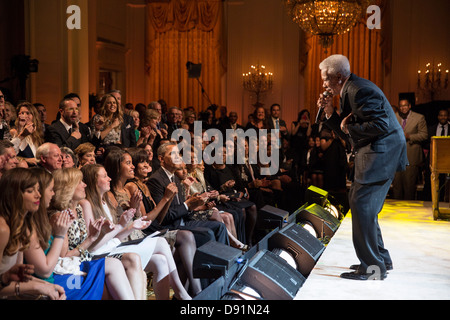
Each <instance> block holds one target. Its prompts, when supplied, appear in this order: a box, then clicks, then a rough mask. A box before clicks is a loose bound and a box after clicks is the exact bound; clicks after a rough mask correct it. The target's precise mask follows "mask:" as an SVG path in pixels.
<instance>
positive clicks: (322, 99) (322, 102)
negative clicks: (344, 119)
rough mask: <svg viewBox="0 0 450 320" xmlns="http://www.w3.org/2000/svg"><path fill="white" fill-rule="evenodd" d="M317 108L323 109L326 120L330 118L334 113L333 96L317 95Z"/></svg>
mask: <svg viewBox="0 0 450 320" xmlns="http://www.w3.org/2000/svg"><path fill="white" fill-rule="evenodd" d="M317 107H318V108H319V109H320V108H323V111H324V112H325V113H326V115H327V118H329V117H331V116H332V115H333V112H334V106H333V96H331V95H329V96H324V95H323V93H321V94H320V95H319V99H318V100H317Z"/></svg>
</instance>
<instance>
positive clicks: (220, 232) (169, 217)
mask: <svg viewBox="0 0 450 320" xmlns="http://www.w3.org/2000/svg"><path fill="white" fill-rule="evenodd" d="M158 158H159V160H160V163H161V167H160V168H159V169H158V170H156V171H155V172H154V173H152V175H151V176H150V178H149V180H148V182H147V185H148V188H149V190H150V192H151V194H152V197H153V199H154V200H155V202H156V203H158V202H159V201H160V200H161V199H162V197H163V195H164V190H165V188H166V186H167V185H168V184H169V183H171V182H175V184H176V185H177V187H178V190H182V188H181V182H180V179H179V178H178V177H177V176H175V171H176V169H177V168H178V167H179V166H180V164H181V163H178V161H181V157H180V155H179V151H178V148H177V145H176V143H172V142H169V143H165V144H163V145H161V146H160V147H159V148H158ZM177 163H178V164H177ZM203 204H204V201H203V199H202V198H200V197H191V198H189V199H188V200H186V199H185V195H183V193H182V192H178V194H176V195H175V197H174V199H173V201H172V202H171V204H170V207H169V210H168V211H167V214H166V216H165V218H164V220H163V223H162V225H163V226H165V227H167V228H169V229H187V230H190V231H192V232H193V233H194V236H195V239H196V242H197V247H199V246H201V245H202V244H204V243H206V242H208V241H210V240H216V241H218V242H221V243H224V244H229V240H228V233H227V229H226V227H225V225H224V224H223V223H221V222H217V221H196V220H190V219H189V215H190V213H191V211H192V210H194V209H195V208H197V207H198V206H199V205H203ZM211 231H212V232H211ZM205 233H206V234H207V235H208V236H207V237H208V238H205Z"/></svg>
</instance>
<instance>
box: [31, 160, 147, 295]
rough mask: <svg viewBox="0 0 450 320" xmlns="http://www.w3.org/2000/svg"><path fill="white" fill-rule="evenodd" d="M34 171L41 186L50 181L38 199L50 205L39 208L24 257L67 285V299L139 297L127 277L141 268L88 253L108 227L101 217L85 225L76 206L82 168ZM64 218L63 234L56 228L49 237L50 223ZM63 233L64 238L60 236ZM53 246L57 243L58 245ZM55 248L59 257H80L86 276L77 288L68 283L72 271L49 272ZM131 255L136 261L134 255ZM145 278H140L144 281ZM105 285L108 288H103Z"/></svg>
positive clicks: (43, 274) (82, 186) (80, 194)
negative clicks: (31, 242)
mask: <svg viewBox="0 0 450 320" xmlns="http://www.w3.org/2000/svg"><path fill="white" fill-rule="evenodd" d="M35 174H36V175H41V179H42V180H43V187H44V184H45V182H46V181H45V179H46V180H47V181H50V182H49V184H48V185H47V187H45V189H44V192H43V194H44V198H43V199H42V201H41V203H43V204H44V206H47V205H48V206H49V210H48V211H46V210H44V208H42V209H41V211H42V212H40V214H39V215H37V216H36V223H37V224H38V225H39V226H40V228H39V229H38V230H40V231H41V232H39V233H37V234H36V238H35V239H34V240H35V242H34V244H35V245H34V246H33V247H31V249H32V251H30V252H29V253H28V254H27V260H31V261H33V262H34V263H35V265H36V271H37V273H39V275H40V276H41V277H50V279H48V280H50V281H51V279H52V278H53V279H54V281H55V282H57V283H60V284H61V285H62V286H63V287H64V288H65V289H66V292H67V295H68V298H70V299H75V300H80V299H83V300H85V299H92V300H100V299H111V298H112V299H114V300H135V299H140V298H141V297H140V296H139V295H138V294H142V291H143V290H142V288H139V290H140V291H137V292H138V294H135V292H136V289H135V288H134V287H133V286H132V285H131V282H130V281H129V279H128V278H129V277H130V274H131V275H134V274H136V273H137V271H139V270H140V268H136V267H134V268H132V267H130V266H128V269H127V267H125V263H123V261H122V262H121V261H120V260H118V259H114V258H109V257H108V258H100V259H95V260H94V259H92V256H91V255H90V254H89V251H88V250H89V249H91V248H92V247H93V246H94V245H95V243H96V242H97V241H98V239H99V237H100V235H102V234H104V233H107V232H110V231H111V230H110V227H109V225H108V224H105V223H104V221H102V220H97V221H96V222H95V224H93V225H91V226H88V227H86V225H85V223H84V219H83V217H82V216H81V214H80V212H79V210H78V208H79V202H80V201H81V200H82V199H84V198H85V190H84V189H85V187H86V185H85V184H84V183H83V181H82V174H81V171H80V170H79V169H76V168H66V169H60V170H57V171H55V172H54V173H53V175H52V177H53V179H52V177H49V176H48V175H47V177H45V175H44V174H43V173H41V172H38V171H36V173H35ZM52 187H53V191H52ZM52 193H54V196H53V197H51V195H52ZM49 198H51V200H50V199H49ZM48 216H49V218H48ZM46 217H47V218H46ZM48 219H49V220H50V223H49V222H48ZM64 219H70V224H69V225H68V226H67V227H66V226H62V227H61V226H60V227H59V228H62V229H64V230H65V231H66V232H65V233H64V235H63V234H62V230H60V229H58V234H53V237H52V235H50V237H49V236H48V233H49V230H48V228H49V225H56V224H57V223H60V222H61V221H64ZM44 237H45V238H44ZM62 237H64V239H61V238H62ZM60 239H61V240H64V245H63V246H62V248H58V247H59V246H60V244H59V242H61V240H60ZM54 246H57V249H55V248H54ZM43 248H46V249H49V250H48V252H47V256H45V255H44V250H45V249H43ZM52 248H53V250H52ZM58 252H59V256H60V257H61V258H69V257H79V259H80V260H79V261H80V262H81V265H80V271H82V272H86V273H87V276H86V278H85V279H84V280H82V281H81V288H77V289H80V290H72V288H69V287H67V286H70V284H71V283H72V282H73V281H70V279H71V277H73V275H71V274H69V275H58V274H53V275H52V271H53V268H54V267H53V268H52V265H53V264H54V260H52V259H53V258H54V257H55V255H57V254H58ZM49 254H50V256H49ZM134 259H137V260H138V261H139V257H138V256H137V255H136V256H135V257H134ZM38 266H39V267H38ZM139 267H140V266H139ZM137 274H139V273H137ZM144 279H145V278H143V279H142V281H145V280H144ZM77 283H79V282H77ZM84 284H86V285H84ZM105 287H106V289H107V290H105V289H104V288H105Z"/></svg>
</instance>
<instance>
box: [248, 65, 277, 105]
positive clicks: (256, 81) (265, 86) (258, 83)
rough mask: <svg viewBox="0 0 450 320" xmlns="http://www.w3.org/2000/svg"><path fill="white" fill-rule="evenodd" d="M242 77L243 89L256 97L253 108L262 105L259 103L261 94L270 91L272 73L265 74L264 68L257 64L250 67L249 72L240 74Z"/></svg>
mask: <svg viewBox="0 0 450 320" xmlns="http://www.w3.org/2000/svg"><path fill="white" fill-rule="evenodd" d="M242 77H243V86H244V89H245V90H247V91H250V92H252V93H253V94H255V96H256V103H255V104H254V106H255V107H256V106H260V105H262V103H261V101H260V99H261V96H262V94H263V93H265V92H267V91H269V90H271V89H272V86H273V73H272V72H266V67H265V66H263V65H259V64H257V65H256V66H251V67H250V72H248V73H244V74H242Z"/></svg>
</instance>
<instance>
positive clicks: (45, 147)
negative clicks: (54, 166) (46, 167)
mask: <svg viewBox="0 0 450 320" xmlns="http://www.w3.org/2000/svg"><path fill="white" fill-rule="evenodd" d="M54 145H55V146H58V145H56V144H54V143H51V142H45V143H43V144H41V145H40V146H39V147H38V148H37V149H36V159H37V162H38V163H41V156H43V157H44V158H47V157H48V154H49V153H50V148H51V147H52V146H54Z"/></svg>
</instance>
